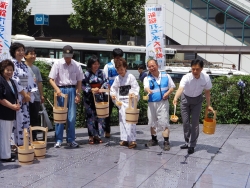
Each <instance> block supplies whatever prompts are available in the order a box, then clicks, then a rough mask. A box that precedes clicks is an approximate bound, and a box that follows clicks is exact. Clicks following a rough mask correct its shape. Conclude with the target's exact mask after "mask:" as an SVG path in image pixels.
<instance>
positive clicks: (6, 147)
mask: <svg viewBox="0 0 250 188" xmlns="http://www.w3.org/2000/svg"><path fill="white" fill-rule="evenodd" d="M10 55H11V57H12V58H13V59H12V60H9V59H6V60H3V61H2V62H1V63H0V111H1V113H0V158H1V160H2V161H5V162H13V161H15V156H12V155H11V148H10V145H11V144H10V141H11V140H12V141H13V142H14V145H18V146H20V145H23V129H24V128H29V126H30V125H32V126H39V119H38V112H39V108H40V103H41V102H44V96H43V88H42V77H41V74H40V71H39V69H38V68H37V67H36V66H34V65H33V62H34V61H35V59H36V51H35V49H34V48H31V47H28V48H25V47H24V45H23V44H21V43H13V44H12V45H11V46H10ZM23 58H24V59H25V61H23ZM12 133H13V135H14V136H12V137H11V135H12ZM32 134H33V139H36V132H32Z"/></svg>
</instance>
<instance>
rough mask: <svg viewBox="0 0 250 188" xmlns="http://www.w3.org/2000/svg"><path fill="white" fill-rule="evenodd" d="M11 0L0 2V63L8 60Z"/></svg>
mask: <svg viewBox="0 0 250 188" xmlns="http://www.w3.org/2000/svg"><path fill="white" fill-rule="evenodd" d="M11 23H12V0H0V61H2V60H4V59H10V55H9V48H10V44H11Z"/></svg>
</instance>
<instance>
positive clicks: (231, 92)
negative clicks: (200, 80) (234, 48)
mask: <svg viewBox="0 0 250 188" xmlns="http://www.w3.org/2000/svg"><path fill="white" fill-rule="evenodd" d="M239 79H241V80H243V81H244V82H246V83H247V85H246V87H245V89H244V103H243V104H242V105H243V110H240V109H239V106H238V105H239V97H240V89H239V87H238V86H237V82H238V81H239ZM212 84H213V87H212V90H211V106H212V107H213V108H214V110H215V111H216V113H217V117H216V121H217V123H219V124H241V123H242V124H246V123H250V76H231V77H227V76H221V77H217V78H215V79H214V80H213V81H212ZM173 98H174V94H172V95H171V96H170V100H169V103H170V107H169V114H173V113H174V112H173V110H174V107H173V103H172V101H173ZM205 108H206V98H205V95H203V104H202V112H201V115H200V123H201V124H202V123H203V120H204V116H205ZM176 115H177V116H178V117H179V120H178V122H177V123H179V124H180V123H182V119H181V112H180V105H178V106H177V109H176ZM208 116H209V117H210V118H212V117H213V114H211V113H209V114H208ZM171 123H173V122H171Z"/></svg>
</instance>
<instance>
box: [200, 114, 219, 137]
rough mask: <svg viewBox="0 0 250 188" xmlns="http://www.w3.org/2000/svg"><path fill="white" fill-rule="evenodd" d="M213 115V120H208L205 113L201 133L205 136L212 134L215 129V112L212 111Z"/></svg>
mask: <svg viewBox="0 0 250 188" xmlns="http://www.w3.org/2000/svg"><path fill="white" fill-rule="evenodd" d="M212 112H213V114H214V117H213V118H208V117H207V115H208V111H207V110H206V111H205V119H204V121H203V132H204V133H205V134H214V133H215V128H216V111H212Z"/></svg>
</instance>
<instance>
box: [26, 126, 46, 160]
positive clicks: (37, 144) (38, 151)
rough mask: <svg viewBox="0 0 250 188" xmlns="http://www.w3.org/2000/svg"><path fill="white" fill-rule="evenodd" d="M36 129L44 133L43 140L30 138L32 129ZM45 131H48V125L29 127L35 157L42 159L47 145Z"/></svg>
mask: <svg viewBox="0 0 250 188" xmlns="http://www.w3.org/2000/svg"><path fill="white" fill-rule="evenodd" d="M36 130H41V131H43V132H44V135H45V140H43V141H33V138H32V131H36ZM47 133H48V127H46V128H45V127H38V126H35V127H30V142H31V146H33V148H34V152H35V157H36V158H38V159H43V158H45V155H46V146H47Z"/></svg>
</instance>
